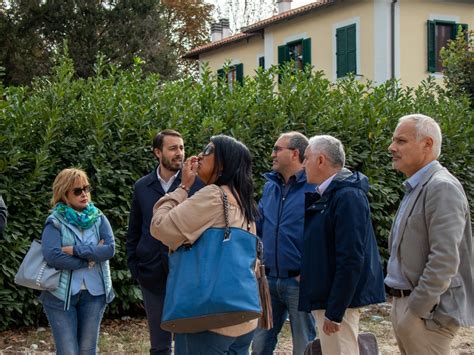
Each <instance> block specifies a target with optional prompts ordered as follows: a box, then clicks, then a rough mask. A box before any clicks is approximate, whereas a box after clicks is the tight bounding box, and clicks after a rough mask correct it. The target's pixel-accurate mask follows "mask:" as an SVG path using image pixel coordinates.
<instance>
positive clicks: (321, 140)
mask: <svg viewBox="0 0 474 355" xmlns="http://www.w3.org/2000/svg"><path fill="white" fill-rule="evenodd" d="M309 147H310V149H311V151H312V152H313V153H321V154H323V155H324V156H325V157H326V158H327V159H328V160H329V161H330V162H331V164H332V165H333V166H336V167H341V168H343V167H344V164H345V163H346V153H345V152H344V146H343V145H342V142H341V141H340V140H339V139H337V138H335V137H333V136H329V135H322V136H314V137H311V138H310V139H309Z"/></svg>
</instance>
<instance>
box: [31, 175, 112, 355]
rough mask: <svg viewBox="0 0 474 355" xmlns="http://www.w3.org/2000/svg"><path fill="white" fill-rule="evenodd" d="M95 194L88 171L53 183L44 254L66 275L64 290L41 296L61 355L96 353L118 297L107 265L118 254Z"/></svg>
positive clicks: (60, 284)
mask: <svg viewBox="0 0 474 355" xmlns="http://www.w3.org/2000/svg"><path fill="white" fill-rule="evenodd" d="M90 192H91V187H90V184H89V179H88V177H87V175H86V173H85V172H84V171H83V170H80V169H74V168H71V169H64V170H62V171H61V172H60V173H59V174H58V175H57V176H56V179H55V180H54V183H53V198H52V200H51V205H52V206H53V209H52V212H51V214H50V215H49V216H48V218H47V219H46V223H45V227H44V230H43V235H42V249H43V255H44V257H45V259H46V261H47V262H48V264H49V265H51V266H53V267H55V268H56V269H60V270H61V278H60V282H59V287H58V288H57V289H56V290H54V291H51V292H49V291H43V292H42V293H41V295H40V297H39V299H40V301H41V303H42V304H43V309H44V311H45V313H46V316H47V317H48V320H49V324H50V325H51V329H52V332H53V337H54V342H55V345H56V354H68V355H69V354H71V355H75V354H81V355H85V354H96V352H97V342H98V337H99V327H100V322H101V320H102V315H103V314H104V310H105V307H106V305H107V303H109V302H111V301H112V299H113V298H114V292H113V290H112V280H111V277H110V267H109V262H108V260H109V259H111V258H112V257H113V256H114V252H115V241H114V235H113V232H112V228H111V226H110V223H109V221H108V219H107V218H106V217H105V215H104V214H103V213H102V212H101V211H100V210H99V209H98V208H97V207H95V206H94V204H93V203H92V202H91V195H90Z"/></svg>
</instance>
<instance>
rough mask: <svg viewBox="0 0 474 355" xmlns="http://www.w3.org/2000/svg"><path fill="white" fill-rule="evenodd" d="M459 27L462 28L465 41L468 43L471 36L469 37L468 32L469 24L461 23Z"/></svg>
mask: <svg viewBox="0 0 474 355" xmlns="http://www.w3.org/2000/svg"><path fill="white" fill-rule="evenodd" d="M457 26H461V29H462V31H463V32H464V39H465V40H466V41H468V40H469V35H468V33H467V31H468V30H469V26H468V25H467V23H460V24H458V25H457Z"/></svg>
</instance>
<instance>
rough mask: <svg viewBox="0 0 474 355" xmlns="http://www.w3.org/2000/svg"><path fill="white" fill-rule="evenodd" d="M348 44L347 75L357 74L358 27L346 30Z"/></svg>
mask: <svg viewBox="0 0 474 355" xmlns="http://www.w3.org/2000/svg"><path fill="white" fill-rule="evenodd" d="M346 36H347V43H346V51H347V61H346V63H347V72H346V74H347V73H354V74H357V42H356V25H355V24H354V25H350V26H347V29H346Z"/></svg>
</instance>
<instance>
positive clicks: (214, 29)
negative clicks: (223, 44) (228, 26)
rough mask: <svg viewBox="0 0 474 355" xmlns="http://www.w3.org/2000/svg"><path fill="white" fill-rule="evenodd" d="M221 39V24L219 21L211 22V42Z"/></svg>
mask: <svg viewBox="0 0 474 355" xmlns="http://www.w3.org/2000/svg"><path fill="white" fill-rule="evenodd" d="M221 39H222V25H221V24H220V23H219V22H214V23H211V42H215V41H219V40H221Z"/></svg>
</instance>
